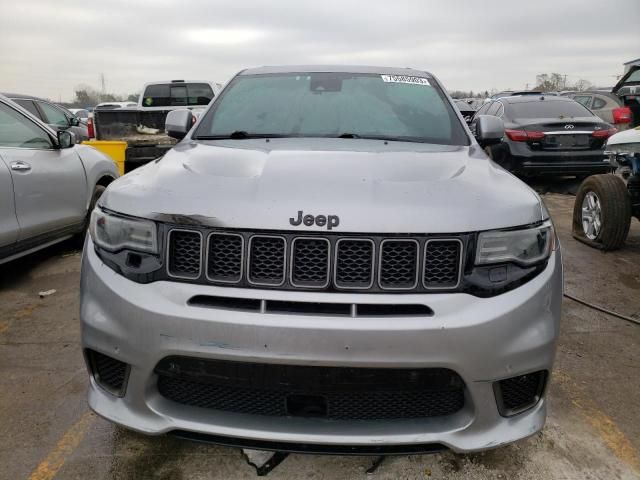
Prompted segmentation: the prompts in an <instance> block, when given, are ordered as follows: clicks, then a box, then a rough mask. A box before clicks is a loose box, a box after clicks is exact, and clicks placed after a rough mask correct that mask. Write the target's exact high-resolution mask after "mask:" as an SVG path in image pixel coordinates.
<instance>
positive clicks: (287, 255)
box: [167, 227, 465, 292]
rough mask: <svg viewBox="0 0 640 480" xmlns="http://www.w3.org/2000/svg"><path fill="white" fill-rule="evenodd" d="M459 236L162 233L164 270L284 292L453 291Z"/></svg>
mask: <svg viewBox="0 0 640 480" xmlns="http://www.w3.org/2000/svg"><path fill="white" fill-rule="evenodd" d="M464 240H465V238H464V236H460V237H451V236H449V237H436V236H426V235H425V236H408V237H402V236H388V237H384V236H373V237H366V238H364V237H359V236H349V235H343V234H322V233H315V232H314V233H309V234H306V235H299V234H293V233H289V232H284V233H278V234H270V233H261V232H239V231H233V232H229V231H218V230H206V229H195V228H194V229H193V230H191V227H189V228H182V227H179V228H177V227H176V228H173V229H169V232H168V234H167V273H168V275H169V276H170V277H172V278H176V279H180V280H185V281H193V282H197V283H209V284H219V285H229V286H236V287H255V288H279V289H286V290H298V289H303V290H331V291H369V292H375V291H380V292H382V291H398V292H419V291H432V290H441V289H443V290H453V289H456V288H457V287H458V286H459V284H460V277H461V274H462V267H463V264H462V262H463V257H464V255H463V253H464V244H465V242H464Z"/></svg>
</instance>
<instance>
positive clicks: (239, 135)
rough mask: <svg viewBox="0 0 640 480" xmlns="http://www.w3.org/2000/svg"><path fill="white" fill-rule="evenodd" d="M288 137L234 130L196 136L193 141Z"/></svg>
mask: <svg viewBox="0 0 640 480" xmlns="http://www.w3.org/2000/svg"><path fill="white" fill-rule="evenodd" d="M287 136H288V135H280V134H277V133H249V132H247V131H245V130H235V131H234V132H231V133H229V134H226V135H198V136H197V137H193V139H194V140H229V139H231V140H246V139H248V138H284V137H287Z"/></svg>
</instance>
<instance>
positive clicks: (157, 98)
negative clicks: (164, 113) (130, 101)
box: [142, 84, 171, 107]
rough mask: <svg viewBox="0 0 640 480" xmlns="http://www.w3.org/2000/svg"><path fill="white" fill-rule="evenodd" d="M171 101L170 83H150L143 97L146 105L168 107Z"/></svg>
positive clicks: (143, 103) (143, 102)
mask: <svg viewBox="0 0 640 480" xmlns="http://www.w3.org/2000/svg"><path fill="white" fill-rule="evenodd" d="M170 103H171V98H170V93H169V85H167V84H165V85H149V86H148V87H147V88H146V89H145V91H144V95H143V97H142V105H143V106H145V107H168V106H169V104H170Z"/></svg>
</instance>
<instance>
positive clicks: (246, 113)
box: [194, 73, 468, 145]
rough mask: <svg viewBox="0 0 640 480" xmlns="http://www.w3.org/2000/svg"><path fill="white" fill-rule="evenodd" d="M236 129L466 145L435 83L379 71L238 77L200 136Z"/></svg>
mask: <svg viewBox="0 0 640 480" xmlns="http://www.w3.org/2000/svg"><path fill="white" fill-rule="evenodd" d="M405 82H410V83H405ZM234 131H246V132H248V133H250V134H272V135H282V136H287V137H336V136H339V135H343V134H353V135H357V136H360V137H367V136H373V137H388V138H391V139H396V140H407V141H420V142H430V143H439V144H447V145H465V144H467V143H468V139H467V137H466V135H465V133H464V130H463V127H462V125H461V123H460V120H458V118H457V117H456V116H455V115H454V114H453V108H452V106H451V105H450V104H449V103H448V101H446V99H445V97H444V95H443V94H442V92H441V91H440V90H439V89H438V88H437V87H436V86H434V85H433V84H432V83H431V82H430V80H428V79H426V78H419V77H402V78H399V77H397V76H385V75H376V74H352V73H287V74H277V75H255V76H253V75H241V76H237V77H236V78H234V80H233V81H232V82H231V83H230V84H229V86H228V87H227V88H226V89H225V91H224V93H223V94H222V96H221V97H220V98H219V100H218V102H217V103H216V104H215V107H214V109H212V110H209V111H208V112H207V114H206V115H205V117H204V118H203V119H202V121H201V124H200V127H199V128H198V130H197V132H195V135H194V136H195V137H197V136H200V135H202V136H224V135H229V134H231V133H232V132H234Z"/></svg>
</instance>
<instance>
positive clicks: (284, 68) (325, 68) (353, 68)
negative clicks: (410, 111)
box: [240, 65, 433, 78]
mask: <svg viewBox="0 0 640 480" xmlns="http://www.w3.org/2000/svg"><path fill="white" fill-rule="evenodd" d="M269 73H374V74H382V75H409V76H412V77H425V78H433V75H431V74H430V73H429V72H425V71H422V70H414V69H413V68H396V67H372V66H363V65H281V66H265V67H257V68H248V69H246V70H243V71H242V72H240V75H261V74H269Z"/></svg>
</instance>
